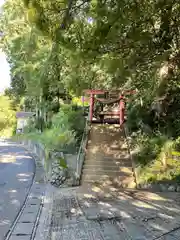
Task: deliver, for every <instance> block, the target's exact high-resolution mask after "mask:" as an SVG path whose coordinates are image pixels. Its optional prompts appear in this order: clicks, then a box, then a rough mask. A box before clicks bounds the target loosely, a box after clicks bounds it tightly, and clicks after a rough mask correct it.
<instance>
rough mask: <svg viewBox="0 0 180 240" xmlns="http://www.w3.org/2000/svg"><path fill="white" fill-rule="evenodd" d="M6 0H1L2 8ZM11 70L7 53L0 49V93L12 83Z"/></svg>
mask: <svg viewBox="0 0 180 240" xmlns="http://www.w3.org/2000/svg"><path fill="white" fill-rule="evenodd" d="M3 3H4V0H0V8H1V6H2V4H3ZM9 73H10V70H9V65H8V62H7V61H6V55H5V54H4V53H3V52H2V50H1V49H0V93H2V92H3V91H4V89H6V88H7V87H9V85H10V76H9Z"/></svg>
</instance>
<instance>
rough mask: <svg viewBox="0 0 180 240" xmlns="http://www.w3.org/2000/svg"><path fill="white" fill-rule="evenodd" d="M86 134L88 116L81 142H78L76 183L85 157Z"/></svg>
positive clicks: (87, 132)
mask: <svg viewBox="0 0 180 240" xmlns="http://www.w3.org/2000/svg"><path fill="white" fill-rule="evenodd" d="M88 134H89V116H88V117H87V119H86V123H85V127H84V132H83V136H82V139H81V144H80V147H79V151H78V155H77V159H76V183H77V184H79V181H80V177H81V171H82V166H83V163H84V159H85V148H86V145H87V141H88Z"/></svg>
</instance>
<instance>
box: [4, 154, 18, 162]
mask: <svg viewBox="0 0 180 240" xmlns="http://www.w3.org/2000/svg"><path fill="white" fill-rule="evenodd" d="M12 162H16V157H15V156H12V155H2V156H1V157H0V163H12Z"/></svg>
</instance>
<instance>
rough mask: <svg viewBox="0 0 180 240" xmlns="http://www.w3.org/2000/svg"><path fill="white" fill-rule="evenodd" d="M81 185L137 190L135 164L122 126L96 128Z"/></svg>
mask: <svg viewBox="0 0 180 240" xmlns="http://www.w3.org/2000/svg"><path fill="white" fill-rule="evenodd" d="M81 183H82V184H83V183H100V184H106V185H111V186H116V187H127V188H132V187H134V186H135V181H134V176H133V171H132V163H131V159H130V156H129V153H128V149H127V145H126V142H125V137H124V132H123V130H121V129H120V128H119V125H117V126H116V125H108V124H106V125H102V124H97V125H92V127H91V130H90V134H89V140H88V146H87V153H86V158H85V161H84V165H83V169H82V176H81Z"/></svg>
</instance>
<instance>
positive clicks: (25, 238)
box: [9, 235, 31, 240]
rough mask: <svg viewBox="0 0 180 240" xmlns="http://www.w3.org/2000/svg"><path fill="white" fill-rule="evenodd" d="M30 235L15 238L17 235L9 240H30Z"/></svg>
mask: <svg viewBox="0 0 180 240" xmlns="http://www.w3.org/2000/svg"><path fill="white" fill-rule="evenodd" d="M30 239H31V235H23V236H17V235H11V237H10V238H9V240H30Z"/></svg>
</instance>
